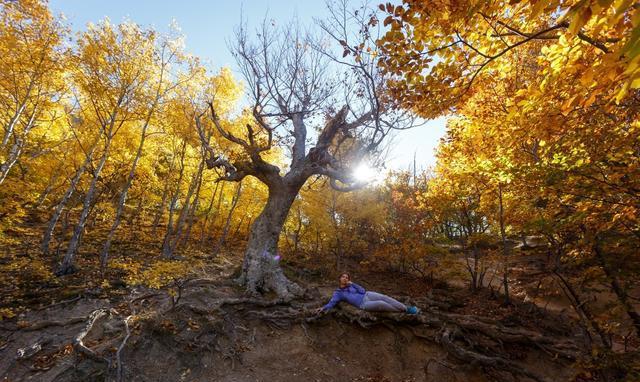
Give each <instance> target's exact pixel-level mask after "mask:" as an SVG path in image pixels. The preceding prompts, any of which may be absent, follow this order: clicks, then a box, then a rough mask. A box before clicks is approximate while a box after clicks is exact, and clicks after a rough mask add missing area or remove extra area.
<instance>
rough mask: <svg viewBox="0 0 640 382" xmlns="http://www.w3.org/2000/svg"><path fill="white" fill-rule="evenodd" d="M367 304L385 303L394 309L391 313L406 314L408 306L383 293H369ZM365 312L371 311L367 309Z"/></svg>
mask: <svg viewBox="0 0 640 382" xmlns="http://www.w3.org/2000/svg"><path fill="white" fill-rule="evenodd" d="M365 301H367V302H384V303H385V304H386V305H388V306H390V307H391V308H392V309H391V310H390V311H391V312H404V311H406V310H407V306H406V305H405V304H403V303H401V302H400V301H398V300H396V299H395V298H393V297H389V296H387V295H384V294H382V293H377V292H371V291H367V294H366V300H365ZM365 310H369V309H366V308H365Z"/></svg>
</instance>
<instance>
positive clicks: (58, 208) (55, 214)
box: [42, 127, 104, 256]
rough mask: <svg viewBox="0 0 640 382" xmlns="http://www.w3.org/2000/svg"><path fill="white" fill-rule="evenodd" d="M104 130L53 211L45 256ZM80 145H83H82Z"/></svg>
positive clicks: (45, 237) (46, 237) (44, 240)
mask: <svg viewBox="0 0 640 382" xmlns="http://www.w3.org/2000/svg"><path fill="white" fill-rule="evenodd" d="M103 132H104V127H101V128H100V131H99V132H98V135H97V136H96V138H95V141H93V143H92V144H91V147H90V148H89V151H88V152H87V153H86V157H85V159H84V162H83V163H82V165H81V166H80V167H79V168H78V169H77V170H76V173H75V174H74V176H73V178H72V179H71V183H70V184H69V188H67V191H66V192H65V193H64V196H63V197H62V199H60V202H58V205H57V206H56V209H55V211H54V212H53V215H52V216H51V219H50V220H49V224H48V225H47V230H46V231H45V233H44V237H43V238H42V253H43V254H44V255H45V256H46V255H48V254H49V243H50V242H51V237H52V236H53V231H54V230H55V228H56V224H57V223H58V220H59V219H60V215H61V214H62V210H63V209H64V207H65V206H66V205H67V202H68V201H69V199H70V198H71V195H73V193H74V192H75V191H76V188H77V187H78V182H80V178H82V175H83V174H84V172H85V171H86V169H87V166H89V164H90V163H91V160H92V159H93V153H94V152H95V150H96V148H97V147H98V143H99V142H100V137H101V136H102V134H103ZM78 142H79V141H78ZM80 146H81V147H82V145H80Z"/></svg>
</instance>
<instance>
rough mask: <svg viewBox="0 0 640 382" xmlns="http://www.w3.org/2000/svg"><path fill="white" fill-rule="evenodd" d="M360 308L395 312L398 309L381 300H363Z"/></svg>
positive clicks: (371, 310)
mask: <svg viewBox="0 0 640 382" xmlns="http://www.w3.org/2000/svg"><path fill="white" fill-rule="evenodd" d="M362 309H364V310H367V311H370V312H397V311H398V309H397V308H396V307H394V306H393V305H390V304H388V303H386V302H384V301H382V300H378V301H364V302H363V304H362Z"/></svg>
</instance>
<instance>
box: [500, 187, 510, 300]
mask: <svg viewBox="0 0 640 382" xmlns="http://www.w3.org/2000/svg"><path fill="white" fill-rule="evenodd" d="M498 202H499V203H500V205H499V207H500V211H499V212H500V216H499V217H500V237H501V238H502V256H503V258H502V262H503V270H502V271H503V272H502V286H503V287H504V303H505V304H511V298H510V297H509V247H507V235H506V234H505V229H504V206H503V204H502V185H499V186H498Z"/></svg>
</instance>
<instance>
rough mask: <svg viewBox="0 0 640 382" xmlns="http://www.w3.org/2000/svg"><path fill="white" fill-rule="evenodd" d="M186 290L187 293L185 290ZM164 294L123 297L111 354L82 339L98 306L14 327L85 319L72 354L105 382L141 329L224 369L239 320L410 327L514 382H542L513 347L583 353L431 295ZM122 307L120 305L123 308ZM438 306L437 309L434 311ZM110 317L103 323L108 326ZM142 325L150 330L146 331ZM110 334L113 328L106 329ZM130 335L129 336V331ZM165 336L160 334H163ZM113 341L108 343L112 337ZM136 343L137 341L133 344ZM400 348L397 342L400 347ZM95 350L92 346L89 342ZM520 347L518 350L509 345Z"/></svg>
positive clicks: (248, 331)
mask: <svg viewBox="0 0 640 382" xmlns="http://www.w3.org/2000/svg"><path fill="white" fill-rule="evenodd" d="M216 282H217V281H215V280H208V279H197V280H190V281H189V282H187V283H185V285H188V286H189V287H198V286H204V285H207V284H214V283H216ZM192 292H193V290H192ZM158 295H162V296H164V294H163V293H157V292H151V293H146V294H142V295H140V296H137V297H131V298H130V299H129V300H128V301H126V302H128V304H129V309H130V311H131V312H130V313H127V314H129V315H128V316H127V317H126V318H124V319H123V320H124V327H123V329H118V330H122V334H120V335H118V336H117V337H110V338H108V339H106V340H102V343H101V346H100V349H105V348H106V347H105V346H111V347H112V348H113V349H114V354H113V355H112V356H107V355H105V354H106V353H105V354H102V353H101V352H100V350H92V349H90V348H89V347H88V346H86V345H85V344H84V342H83V341H84V339H85V337H86V336H87V335H88V334H89V333H90V332H91V331H92V328H93V327H94V326H95V324H96V323H97V322H98V321H99V320H100V319H101V318H103V317H105V316H107V315H117V314H118V313H117V312H116V311H114V310H113V309H107V308H101V309H97V310H94V311H93V312H91V314H90V315H89V316H88V317H75V318H71V319H68V320H64V321H63V320H61V321H40V322H35V323H32V324H30V325H29V326H26V327H23V328H21V329H22V330H25V331H35V330H40V329H45V328H48V327H52V326H57V327H64V326H68V325H73V324H78V323H80V322H86V325H85V326H84V328H83V330H82V331H80V332H79V333H78V334H77V335H76V336H75V338H74V340H73V347H74V349H75V350H76V352H77V353H78V354H82V355H83V356H85V357H86V358H89V359H91V360H93V361H97V362H99V363H101V364H102V365H106V370H105V372H106V373H107V375H109V376H110V378H109V381H114V382H121V381H123V380H126V377H127V376H126V372H125V368H124V363H123V354H124V353H125V350H126V349H127V346H128V343H129V342H130V341H129V340H130V338H131V337H132V336H135V337H138V338H139V336H140V333H141V332H142V333H145V334H144V335H149V334H153V333H156V334H160V335H161V336H164V341H167V340H168V341H170V343H171V344H172V345H173V346H175V347H176V349H180V351H184V352H197V351H207V352H212V353H217V354H219V356H220V357H221V359H223V360H227V361H229V362H230V366H231V368H235V366H236V365H237V364H238V363H240V364H242V362H243V359H242V354H243V352H245V351H247V350H248V349H250V348H251V347H253V346H255V341H256V328H255V327H254V328H253V330H252V328H251V327H250V326H249V325H247V321H246V320H256V319H257V320H260V321H262V322H264V323H265V324H266V325H268V326H269V327H271V328H272V329H274V330H282V329H287V328H290V327H292V326H293V325H300V326H301V328H302V331H303V332H304V335H305V336H306V338H307V339H309V341H311V342H313V343H315V341H314V340H313V338H312V336H310V335H309V331H308V329H309V326H310V325H314V324H315V323H319V322H320V321H326V320H327V319H329V318H333V319H335V320H337V321H339V322H348V323H350V324H353V325H358V326H360V327H363V328H372V327H374V326H380V325H382V326H385V327H387V328H389V329H390V330H392V331H394V333H397V329H398V328H400V327H404V328H407V329H409V331H411V333H413V335H414V336H415V337H416V338H420V339H423V340H426V341H429V342H432V343H437V344H440V345H441V346H442V348H443V349H444V350H445V351H446V352H447V353H448V354H449V355H450V356H451V357H453V358H455V359H457V360H459V361H461V362H463V363H466V364H471V365H476V366H480V367H482V368H483V370H485V372H487V373H495V374H497V375H499V374H500V373H503V374H502V375H503V376H506V373H509V374H511V375H512V376H513V377H514V378H515V379H518V380H525V379H530V380H533V381H537V382H540V381H545V379H544V378H543V377H542V376H540V375H538V374H537V373H535V372H533V371H531V370H527V369H526V368H524V367H523V366H522V365H521V364H520V363H519V362H517V361H516V360H514V359H513V356H512V355H511V354H510V353H509V351H510V349H511V348H508V347H507V348H505V347H506V346H512V345H525V346H527V347H529V348H531V347H532V346H535V347H538V348H539V349H541V350H543V351H544V352H545V353H546V354H548V355H549V358H550V359H557V358H558V357H562V358H565V359H569V360H575V359H578V358H579V357H580V356H581V355H582V354H584V352H583V351H582V350H581V348H580V347H579V346H578V345H577V344H576V343H574V342H573V341H572V340H571V339H568V338H563V337H561V336H558V337H552V336H549V335H545V334H543V333H542V332H540V331H537V330H535V329H528V328H522V327H510V326H505V325H504V324H502V323H501V322H500V321H497V320H494V319H491V318H488V317H481V316H471V315H463V314H456V313H450V312H447V311H444V309H447V308H448V306H449V305H448V304H446V303H445V302H440V301H434V300H430V299H427V300H420V303H421V304H420V305H421V306H422V307H423V308H424V310H425V313H423V314H420V315H408V314H400V313H372V312H367V311H363V310H359V309H356V308H353V307H351V306H347V305H342V306H340V307H338V308H336V309H335V310H333V311H332V312H331V313H330V314H315V313H314V309H312V308H311V307H315V306H317V305H318V304H317V302H315V301H307V302H304V301H300V300H293V301H291V300H287V299H274V300H266V299H261V298H256V297H222V298H216V299H212V298H207V296H206V295H205V297H204V299H203V300H201V298H202V297H201V295H200V294H199V292H198V293H191V294H185V295H184V296H183V299H182V300H181V302H180V303H177V304H175V305H172V307H171V309H169V310H163V309H160V308H161V307H162V306H163V304H164V302H166V299H160V300H152V298H153V297H155V296H158ZM145 299H149V302H150V303H149V304H144V306H137V309H140V312H136V311H135V310H136V307H134V304H135V303H138V302H140V301H142V300H145ZM123 309H124V310H126V308H123ZM440 309H443V310H440ZM133 317H138V318H139V319H138V318H137V319H136V322H139V323H140V324H141V326H137V328H136V330H132V327H131V322H132V321H131V320H132V318H133ZM107 324H109V322H107V323H105V326H107ZM145 328H147V329H150V331H149V330H145ZM111 330H112V331H113V329H111ZM134 333H135V334H134ZM163 333H164V334H163ZM116 340H117V341H118V343H115V341H116ZM136 343H137V342H136ZM44 345H46V343H45V342H44V341H41V340H39V341H38V342H37V343H35V344H34V345H33V346H31V347H28V348H24V349H21V350H22V351H23V352H22V354H23V355H22V356H21V357H19V359H27V358H29V357H32V356H33V355H34V354H36V353H37V352H39V351H40V350H41V349H42V348H43V346H44ZM399 346H401V344H400V345H399ZM94 348H95V349H98V347H95V346H94ZM516 348H519V347H516Z"/></svg>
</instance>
